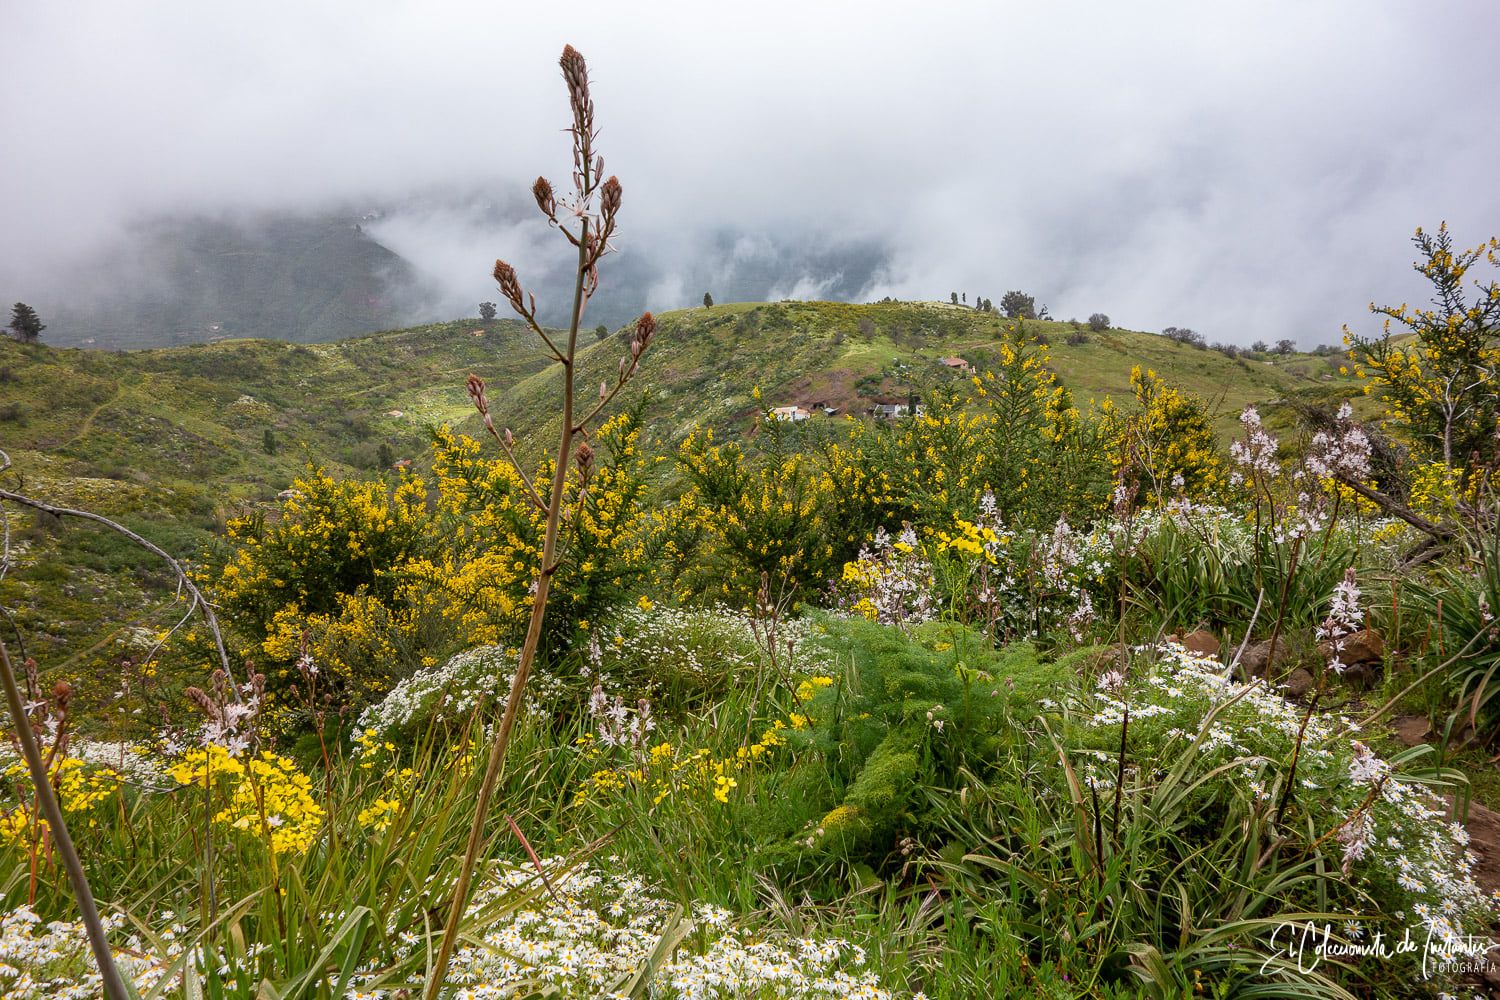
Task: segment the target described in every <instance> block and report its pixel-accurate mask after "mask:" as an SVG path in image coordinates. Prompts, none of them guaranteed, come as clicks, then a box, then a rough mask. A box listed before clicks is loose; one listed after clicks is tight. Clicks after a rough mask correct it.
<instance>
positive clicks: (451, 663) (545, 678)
mask: <svg viewBox="0 0 1500 1000" xmlns="http://www.w3.org/2000/svg"><path fill="white" fill-rule="evenodd" d="M517 662H518V661H517V655H516V651H515V650H513V649H505V648H503V647H501V646H480V647H478V648H476V649H471V650H468V651H466V652H463V653H459V654H458V655H457V656H454V657H453V658H452V659H450V660H448V662H447V663H444V664H442V665H441V666H438V667H432V668H430V669H427V670H419V671H417V672H416V673H414V674H412V675H411V676H410V677H408V678H406V679H405V680H403V681H402V682H401V683H399V684H397V685H396V686H395V687H394V688H392V689H391V691H390V693H389V694H387V695H386V696H385V697H384V698H382V699H381V700H380V701H379V702H376V703H375V704H374V705H371V706H370V707H369V708H367V709H365V710H364V711H363V712H362V713H360V716H359V722H358V724H357V725H356V726H355V727H354V732H355V734H356V736H359V735H365V736H373V737H375V738H385V737H387V736H390V735H393V734H396V733H400V732H403V731H406V730H409V729H411V728H413V727H415V726H421V725H425V724H426V723H428V722H429V721H431V720H433V719H442V720H448V721H457V720H462V719H465V718H467V717H468V716H469V715H470V714H471V713H472V712H473V711H474V709H475V708H476V707H478V705H479V704H480V703H481V702H482V701H485V700H486V699H492V698H495V697H497V696H498V697H504V694H505V692H507V691H509V690H510V683H511V680H512V678H514V677H515V673H516V666H517ZM561 690H562V685H561V684H560V683H559V682H558V681H557V679H556V678H554V677H552V676H551V675H550V674H547V673H546V672H545V671H533V673H532V675H531V679H530V681H529V682H528V684H527V688H526V701H527V706H526V707H527V708H528V709H534V708H536V707H537V706H538V705H540V704H545V703H548V702H549V701H551V700H552V699H553V698H555V697H556V696H557V695H558V694H560V693H561ZM372 731H373V732H372Z"/></svg>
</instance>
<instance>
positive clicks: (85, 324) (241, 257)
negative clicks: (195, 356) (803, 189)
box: [36, 215, 428, 349]
mask: <svg viewBox="0 0 1500 1000" xmlns="http://www.w3.org/2000/svg"><path fill="white" fill-rule="evenodd" d="M66 287H67V288H68V289H69V291H68V292H67V294H66V295H65V296H63V297H61V298H59V299H58V300H57V301H55V302H52V303H46V305H47V308H44V309H42V312H43V316H44V319H45V321H46V322H47V324H48V327H47V333H46V339H47V341H48V342H49V343H52V344H56V345H59V346H77V345H86V346H91V347H105V348H116V349H119V348H140V347H159V346H163V345H169V344H189V343H201V342H204V341H208V340H215V339H222V338H224V337H265V338H273V339H277V340H290V341H297V342H300V343H308V342H314V341H329V340H337V339H339V338H342V337H351V336H355V335H358V334H361V333H369V332H372V331H376V330H385V329H390V328H392V327H395V326H400V325H401V324H402V323H404V322H407V321H408V320H409V318H410V317H412V316H413V315H415V310H416V308H417V305H418V303H420V302H421V301H422V300H423V299H424V297H425V296H426V295H427V294H428V292H427V290H426V289H425V288H424V287H423V285H422V283H421V282H420V281H419V279H418V278H417V276H416V273H415V272H414V271H413V270H412V268H411V267H410V266H409V265H408V264H407V262H406V261H405V260H403V259H402V258H401V257H399V256H398V255H396V254H395V253H393V252H391V251H390V250H388V249H386V248H385V247H384V246H382V245H381V244H380V243H378V242H376V241H375V240H374V239H372V238H371V237H370V236H369V235H368V234H367V233H365V232H364V230H363V229H362V228H361V226H360V224H359V221H358V220H357V219H355V218H354V217H352V216H344V215H317V216H289V215H268V216H263V217H258V218H252V219H248V220H247V219H203V218H192V219H167V220H159V221H157V222H154V223H152V224H150V225H143V226H141V227H139V228H137V229H136V230H135V231H133V232H132V233H131V235H130V237H129V240H128V242H127V243H126V244H125V246H124V248H123V249H122V250H117V251H112V252H111V255H110V257H109V258H108V259H100V260H97V261H94V262H90V263H87V264H85V265H82V266H80V267H78V268H75V269H74V270H73V271H72V273H70V275H69V276H68V279H67V283H66ZM36 305H37V306H38V307H39V308H41V307H42V306H43V305H44V303H43V302H37V303H36Z"/></svg>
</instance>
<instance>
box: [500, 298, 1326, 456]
mask: <svg viewBox="0 0 1500 1000" xmlns="http://www.w3.org/2000/svg"><path fill="white" fill-rule="evenodd" d="M658 320H659V323H660V328H659V332H658V334H657V337H656V339H655V341H654V342H653V346H652V350H651V357H650V360H649V363H647V364H646V365H644V366H643V369H642V372H641V374H640V376H639V377H638V381H637V382H636V383H635V385H634V388H635V390H636V391H637V392H639V391H640V389H641V388H645V389H647V390H649V391H650V393H651V395H652V402H651V404H650V406H649V407H648V410H647V417H648V426H649V428H650V432H651V434H652V436H653V437H655V438H656V439H657V440H665V439H670V438H672V437H674V436H677V435H680V434H682V433H684V432H685V431H686V429H687V427H688V426H690V425H691V424H692V423H693V422H695V421H698V422H703V423H708V424H710V425H712V426H714V427H715V428H716V429H719V430H722V431H736V430H738V431H743V430H747V429H748V428H749V427H750V426H751V425H752V423H753V419H754V416H755V414H756V412H757V409H758V406H757V404H756V403H755V401H754V400H753V399H752V397H751V391H752V390H753V389H754V388H756V387H759V389H760V391H761V404H760V405H764V406H767V407H774V406H786V405H793V404H801V405H808V404H812V403H823V404H826V405H827V406H830V407H833V408H836V409H837V410H838V413H837V414H836V415H835V418H834V419H839V418H842V417H843V416H845V415H855V416H862V415H864V414H865V413H866V412H867V411H868V410H869V407H870V405H871V403H872V401H873V400H875V399H877V398H882V399H905V398H907V397H908V396H909V395H910V393H912V392H918V393H920V392H921V391H923V390H924V389H926V388H928V387H930V386H933V385H936V384H939V383H941V382H943V381H946V380H949V379H953V378H960V377H963V376H962V374H961V373H957V372H955V371H953V370H951V369H949V368H947V367H945V366H944V365H942V363H941V361H940V359H941V358H945V357H962V358H964V359H966V360H968V361H970V362H972V363H973V364H975V365H976V366H977V367H980V368H983V367H984V364H985V361H986V359H987V358H990V357H993V356H994V353H995V352H996V350H997V349H998V344H999V342H1000V340H1001V337H1002V335H1003V333H1004V331H1005V329H1006V327H1008V326H1009V325H1010V324H1011V322H1012V321H1011V320H1007V319H1004V318H1003V317H1000V316H997V315H995V314H989V313H980V312H976V311H975V310H973V309H968V308H965V307H961V306H951V305H948V304H946V303H876V304H871V305H848V304H844V303H834V302H783V303H741V304H733V305H715V306H713V307H711V308H707V309H704V308H696V309H686V310H680V311H677V312H671V313H666V314H663V315H662V316H660V317H658ZM1025 328H1026V330H1027V331H1029V332H1032V333H1034V334H1036V335H1038V336H1040V337H1042V338H1044V339H1045V340H1046V341H1047V342H1048V345H1049V350H1050V352H1051V355H1052V366H1053V368H1054V369H1055V370H1056V371H1057V373H1058V375H1059V376H1060V377H1061V379H1062V381H1063V383H1064V384H1065V385H1066V386H1067V387H1068V388H1069V390H1070V391H1071V392H1072V394H1073V398H1074V401H1075V403H1077V404H1078V405H1080V406H1081V405H1084V404H1086V403H1087V402H1088V401H1089V400H1090V399H1094V400H1103V399H1105V398H1111V399H1113V400H1114V401H1115V402H1116V403H1121V404H1124V403H1127V402H1128V401H1130V399H1131V398H1132V396H1131V389H1130V371H1131V368H1132V366H1134V365H1141V366H1143V367H1148V368H1154V369H1155V370H1156V371H1157V372H1158V373H1159V374H1161V375H1162V376H1163V377H1165V378H1166V379H1167V380H1168V381H1170V382H1174V383H1176V384H1178V385H1181V386H1182V387H1183V388H1185V389H1187V390H1188V391H1189V392H1191V393H1193V394H1195V395H1198V396H1201V397H1203V398H1204V399H1206V400H1208V401H1209V402H1210V403H1211V404H1212V405H1213V407H1214V409H1215V411H1216V413H1217V424H1218V427H1219V430H1220V433H1221V435H1222V436H1223V437H1224V438H1225V439H1226V440H1227V439H1228V438H1229V437H1230V436H1232V435H1234V434H1236V433H1238V417H1239V414H1240V412H1241V411H1242V410H1243V409H1244V407H1245V406H1246V405H1247V404H1250V403H1255V404H1259V405H1262V406H1268V407H1270V409H1272V410H1273V411H1274V409H1275V408H1274V407H1273V406H1270V404H1274V403H1275V402H1276V401H1278V400H1281V399H1284V398H1288V397H1302V396H1306V397H1308V398H1311V399H1319V398H1328V397H1329V396H1330V395H1331V394H1336V395H1350V394H1353V393H1354V391H1355V389H1354V383H1353V381H1352V380H1351V379H1348V378H1344V377H1342V376H1340V375H1339V373H1338V369H1339V363H1340V358H1339V357H1331V358H1330V357H1320V356H1316V355H1311V354H1292V355H1280V356H1275V355H1256V356H1245V357H1240V358H1231V357H1228V356H1226V355H1224V354H1221V353H1219V352H1217V351H1213V350H1207V349H1203V348H1196V347H1192V346H1190V345H1186V344H1182V343H1179V342H1177V341H1174V340H1170V339H1168V338H1166V337H1162V336H1159V335H1156V334H1150V333H1139V332H1134V331H1129V330H1107V331H1104V332H1100V333H1093V332H1090V331H1088V330H1087V329H1082V330H1080V329H1078V328H1076V327H1075V326H1073V325H1072V324H1070V323H1066V322H1054V321H1036V320H1030V321H1026V323H1025ZM627 329H628V328H627ZM619 332H620V331H617V335H618V333H619ZM623 344H624V341H623V340H617V339H615V337H614V336H612V337H611V338H610V339H608V340H606V341H604V342H603V343H598V344H594V345H591V346H590V347H589V348H588V350H587V351H585V353H584V355H583V362H582V369H581V370H582V373H583V376H585V377H584V379H583V381H584V384H594V383H595V382H597V381H598V380H600V379H607V378H610V377H611V376H612V375H613V374H614V372H615V371H616V369H617V366H618V364H619V358H620V356H621V354H622V353H623V346H622V345H623ZM480 371H481V373H483V374H486V376H488V372H487V371H486V370H485V369H480ZM558 386H559V372H558V371H557V370H556V369H555V368H552V367H548V368H546V369H544V370H542V371H539V372H537V373H536V374H534V375H532V376H531V377H530V378H528V379H526V380H525V381H523V382H522V383H521V384H520V385H518V386H516V388H515V390H514V391H513V392H512V393H509V394H507V395H506V396H505V397H503V398H502V399H501V400H500V404H499V405H498V406H497V407H496V409H497V414H498V417H497V419H502V420H504V421H505V422H506V423H508V424H509V426H511V427H512V428H514V430H515V431H516V433H517V434H518V435H519V436H522V437H523V438H526V437H529V436H531V435H532V434H533V433H534V432H535V431H536V430H538V429H539V428H537V427H536V420H535V418H534V417H533V416H532V415H533V414H537V413H550V412H551V404H550V403H549V402H548V401H549V400H550V399H555V398H556V395H555V394H556V393H557V392H558ZM827 419H828V418H827V417H826V416H824V415H823V414H822V413H821V412H815V415H814V417H813V422H814V423H817V422H822V421H826V420H827ZM548 436H549V437H550V434H549V435H548Z"/></svg>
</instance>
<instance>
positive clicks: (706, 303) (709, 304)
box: [703, 292, 714, 309]
mask: <svg viewBox="0 0 1500 1000" xmlns="http://www.w3.org/2000/svg"><path fill="white" fill-rule="evenodd" d="M713 305H714V297H713V296H712V295H710V294H708V293H707V292H704V293H703V308H705V309H712V308H713Z"/></svg>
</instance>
